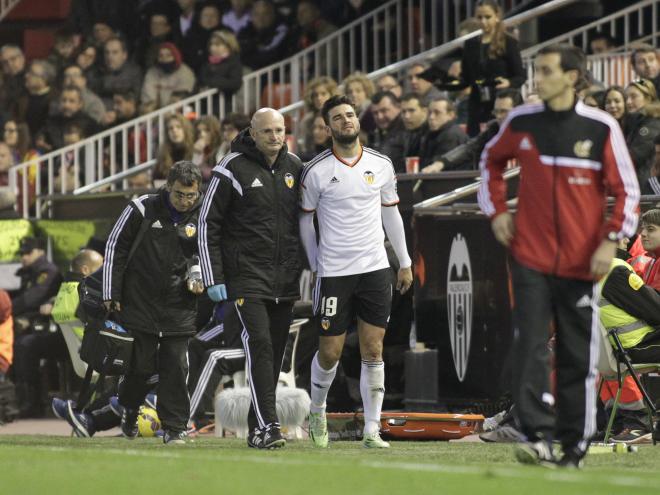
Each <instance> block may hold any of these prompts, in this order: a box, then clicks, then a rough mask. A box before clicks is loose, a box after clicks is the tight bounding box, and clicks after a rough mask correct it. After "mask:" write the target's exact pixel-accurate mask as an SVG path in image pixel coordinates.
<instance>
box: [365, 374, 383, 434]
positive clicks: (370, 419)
mask: <svg viewBox="0 0 660 495" xmlns="http://www.w3.org/2000/svg"><path fill="white" fill-rule="evenodd" d="M360 395H362V405H363V406H364V433H365V434H372V433H376V432H377V431H379V430H380V411H381V409H382V408H383V396H384V395H385V363H383V362H382V361H362V370H361V373H360Z"/></svg>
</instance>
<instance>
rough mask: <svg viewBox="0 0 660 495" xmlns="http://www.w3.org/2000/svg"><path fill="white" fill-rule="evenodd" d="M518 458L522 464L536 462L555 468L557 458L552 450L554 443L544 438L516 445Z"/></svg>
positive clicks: (539, 464)
mask: <svg viewBox="0 0 660 495" xmlns="http://www.w3.org/2000/svg"><path fill="white" fill-rule="evenodd" d="M515 454H516V459H517V460H518V462H520V463H521V464H536V465H537V466H543V467H549V468H554V467H556V465H557V460H556V459H555V455H554V454H553V452H552V445H551V444H549V443H548V442H544V441H542V440H539V441H536V442H521V443H519V444H517V445H516V449H515Z"/></svg>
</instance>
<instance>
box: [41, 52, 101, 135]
mask: <svg viewBox="0 0 660 495" xmlns="http://www.w3.org/2000/svg"><path fill="white" fill-rule="evenodd" d="M67 86H75V87H76V88H78V89H80V92H81V94H82V99H83V108H82V111H83V113H86V114H87V115H89V116H90V117H91V118H92V119H94V121H95V122H97V123H98V124H103V123H105V105H104V104H103V101H102V100H101V98H99V97H98V95H96V94H95V93H94V92H93V91H91V90H90V89H89V88H88V87H87V76H86V75H85V72H84V71H83V70H82V69H81V68H80V67H79V66H77V65H75V64H72V65H69V66H67V67H66V68H65V69H64V73H63V81H62V87H67ZM54 107H55V108H54V111H53V112H51V113H58V112H59V111H60V108H59V100H58V101H56V104H55V105H54Z"/></svg>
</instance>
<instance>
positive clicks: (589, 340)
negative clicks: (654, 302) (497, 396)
mask: <svg viewBox="0 0 660 495" xmlns="http://www.w3.org/2000/svg"><path fill="white" fill-rule="evenodd" d="M512 272H513V291H514V298H515V307H514V311H513V313H514V314H513V316H514V318H513V321H514V333H513V351H514V352H513V396H514V401H515V404H516V408H515V411H516V420H517V422H518V424H519V426H520V428H521V430H522V432H523V433H524V434H525V435H526V436H527V437H528V439H529V440H531V441H535V440H540V439H548V440H551V439H552V438H553V437H554V436H556V437H557V438H558V439H559V440H560V441H561V444H562V447H563V448H564V451H566V450H568V449H574V450H575V451H576V453H580V454H583V453H584V452H586V449H587V447H588V443H589V440H590V439H591V437H592V436H593V435H594V433H595V432H596V365H597V363H598V350H599V338H600V333H599V332H600V331H599V329H598V321H597V318H598V313H597V308H596V306H595V302H594V298H595V290H596V289H594V284H593V283H592V282H588V281H583V280H573V279H566V278H559V277H553V276H550V275H544V274H542V273H540V272H537V271H535V270H531V269H529V268H526V267H523V266H521V265H520V264H518V263H516V262H515V261H514V262H512ZM553 321H554V322H555V327H556V352H555V354H556V370H557V406H556V412H557V415H556V416H557V417H556V422H555V416H554V414H553V410H552V406H553V397H552V395H551V392H550V380H549V369H550V363H549V349H548V339H549V337H550V325H551V322H553Z"/></svg>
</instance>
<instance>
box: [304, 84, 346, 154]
mask: <svg viewBox="0 0 660 495" xmlns="http://www.w3.org/2000/svg"><path fill="white" fill-rule="evenodd" d="M337 92H338V91H337V82H336V81H335V80H334V79H332V78H331V77H326V76H321V77H317V78H316V79H312V80H311V81H309V82H308V83H307V86H306V87H305V94H304V96H303V101H304V102H305V116H304V117H303V118H302V120H301V121H300V129H301V131H300V132H299V133H298V136H299V137H298V149H299V150H300V151H301V152H302V153H310V152H312V151H313V149H314V139H313V137H312V122H313V120H314V114H315V113H316V112H320V111H321V109H322V108H323V104H324V103H325V102H326V101H328V100H329V99H330V97H331V96H334V95H336V94H337Z"/></svg>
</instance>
